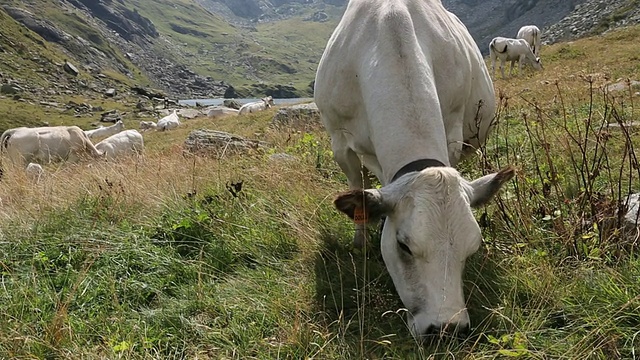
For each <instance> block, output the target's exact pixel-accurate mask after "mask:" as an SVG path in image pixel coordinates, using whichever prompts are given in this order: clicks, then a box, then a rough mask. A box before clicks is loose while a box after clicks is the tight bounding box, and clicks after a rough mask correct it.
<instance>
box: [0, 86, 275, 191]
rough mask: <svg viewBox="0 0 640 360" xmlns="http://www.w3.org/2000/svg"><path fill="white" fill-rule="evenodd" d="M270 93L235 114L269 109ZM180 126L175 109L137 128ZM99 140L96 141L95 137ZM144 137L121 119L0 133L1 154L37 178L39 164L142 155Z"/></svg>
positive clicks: (168, 128)
mask: <svg viewBox="0 0 640 360" xmlns="http://www.w3.org/2000/svg"><path fill="white" fill-rule="evenodd" d="M272 105H273V98H272V97H271V96H268V97H265V98H262V99H260V100H259V101H257V102H250V103H247V104H244V105H242V106H241V107H240V110H239V111H238V114H248V113H253V112H256V111H261V110H265V109H268V108H270V107H271V106H272ZM178 126H180V117H179V116H178V113H177V110H174V111H173V112H172V113H171V114H169V115H167V116H165V117H163V118H161V119H160V120H158V122H157V123H156V122H154V121H140V130H141V131H143V132H144V131H146V130H151V129H155V130H159V131H164V130H171V129H175V128H177V127H178ZM97 139H102V140H101V141H99V142H97V143H96V144H94V143H93V141H94V140H97ZM143 150H144V140H143V137H142V134H141V133H140V132H138V131H137V130H125V126H124V123H123V122H122V120H118V121H117V122H116V123H114V124H113V125H110V126H101V127H99V128H96V129H92V130H82V129H81V128H80V127H78V126H45V127H36V128H28V127H19V128H12V129H8V130H6V131H5V132H4V133H2V136H0V153H6V155H7V156H8V158H9V159H10V161H11V162H12V163H13V164H15V165H18V166H21V167H24V169H25V171H26V173H27V175H28V176H29V177H30V178H32V179H33V180H35V181H38V180H39V179H40V178H41V176H42V174H43V173H44V169H43V168H42V165H41V164H49V163H51V162H56V161H69V162H75V161H77V160H79V159H82V158H103V159H106V160H114V159H116V158H120V157H124V156H130V155H132V154H137V155H142V153H143Z"/></svg>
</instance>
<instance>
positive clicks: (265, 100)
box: [261, 95, 274, 108]
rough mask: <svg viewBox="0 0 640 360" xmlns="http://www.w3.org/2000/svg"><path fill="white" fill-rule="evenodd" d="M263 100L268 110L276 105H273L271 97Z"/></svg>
mask: <svg viewBox="0 0 640 360" xmlns="http://www.w3.org/2000/svg"><path fill="white" fill-rule="evenodd" d="M261 100H262V101H264V103H265V104H267V107H268V108H270V107H272V106H273V104H274V103H273V97H272V96H271V95H269V96H267V97H265V98H262V99H261Z"/></svg>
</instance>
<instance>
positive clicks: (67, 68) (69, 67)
mask: <svg viewBox="0 0 640 360" xmlns="http://www.w3.org/2000/svg"><path fill="white" fill-rule="evenodd" d="M62 68H63V69H64V71H65V72H67V73H69V74H71V75H73V76H78V74H79V73H80V72H79V71H78V68H77V67H75V66H74V65H73V64H72V63H70V62H68V61H65V62H64V65H63V66H62Z"/></svg>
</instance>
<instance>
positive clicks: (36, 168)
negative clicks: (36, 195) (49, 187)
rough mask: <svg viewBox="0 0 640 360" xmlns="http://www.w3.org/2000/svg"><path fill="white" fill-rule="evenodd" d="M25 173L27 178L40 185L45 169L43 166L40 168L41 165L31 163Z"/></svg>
mask: <svg viewBox="0 0 640 360" xmlns="http://www.w3.org/2000/svg"><path fill="white" fill-rule="evenodd" d="M25 172H26V173H27V176H28V177H29V178H30V179H31V180H33V182H35V183H38V182H39V181H40V178H42V175H44V169H43V168H42V166H40V164H37V163H29V165H27V167H26V168H25Z"/></svg>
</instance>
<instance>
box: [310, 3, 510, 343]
mask: <svg viewBox="0 0 640 360" xmlns="http://www.w3.org/2000/svg"><path fill="white" fill-rule="evenodd" d="M390 91H391V92H393V94H394V96H393V97H390V96H389V92H390ZM314 97H315V101H316V104H317V106H318V109H319V110H320V114H321V118H322V122H323V123H324V126H325V128H326V129H327V131H328V132H329V134H330V136H331V147H332V149H333V153H334V157H335V160H336V161H337V163H338V164H339V165H340V168H341V169H342V170H343V171H344V173H345V175H346V177H347V182H348V184H349V188H350V189H351V191H348V192H345V193H342V194H340V195H338V196H337V198H336V199H335V201H334V204H335V206H336V207H337V208H338V210H340V211H342V212H344V213H345V214H347V215H348V216H349V217H350V218H352V219H354V220H355V221H356V233H355V237H354V243H355V245H356V246H358V245H361V244H362V243H363V242H364V241H366V237H365V231H366V229H365V223H366V222H367V221H369V222H370V221H375V220H377V219H379V218H380V216H385V217H386V220H385V223H384V229H383V231H382V239H381V250H382V256H383V259H384V262H385V264H386V266H387V269H388V270H389V274H390V275H391V277H392V279H393V283H394V284H395V287H396V290H397V292H398V294H399V295H400V298H401V299H402V301H403V303H404V305H405V307H406V308H407V309H408V310H409V312H408V319H407V320H408V325H409V328H410V330H411V332H412V333H413V334H414V335H415V336H416V337H419V336H421V335H423V334H427V333H431V332H433V331H436V332H437V331H440V330H443V331H456V329H457V330H458V331H460V330H464V329H466V328H468V326H469V315H468V313H467V310H466V306H465V299H464V296H463V290H462V273H463V268H464V263H465V259H466V258H467V257H468V256H469V255H471V254H473V253H474V252H475V251H476V250H478V248H479V247H480V244H481V239H482V234H481V232H480V227H479V226H478V224H477V222H476V220H475V218H474V216H473V212H472V211H471V207H475V206H480V205H482V204H484V203H486V202H488V201H489V200H490V199H491V197H492V196H493V195H494V194H495V193H496V192H497V191H498V190H499V189H500V187H501V186H502V185H503V184H504V183H505V182H506V181H507V180H509V179H511V178H512V177H513V175H514V170H513V169H512V168H506V169H503V170H501V171H500V172H498V173H494V174H490V175H486V176H484V177H481V178H479V179H477V180H474V181H467V180H465V179H464V178H462V177H461V176H460V174H459V173H458V172H457V171H456V170H455V169H454V168H452V166H455V165H456V164H457V163H458V160H459V159H460V157H461V155H462V153H463V144H465V143H466V144H467V145H468V147H469V148H475V147H478V146H479V145H480V144H482V143H484V142H485V139H486V136H487V133H488V132H489V130H490V128H491V125H492V122H493V119H494V110H495V96H494V90H493V84H492V81H491V77H490V76H489V73H488V71H487V68H486V66H485V64H484V61H483V58H482V55H481V53H480V51H479V49H478V47H477V45H476V44H475V42H474V40H473V38H472V37H471V35H470V34H469V32H468V31H467V29H466V27H465V26H464V25H463V24H462V22H461V21H460V20H459V19H458V18H457V17H456V16H455V15H453V14H452V13H450V12H448V11H447V10H445V8H444V7H443V6H442V3H441V2H440V0H351V1H349V4H348V5H347V8H346V10H345V13H344V15H343V17H342V20H341V21H340V23H339V24H338V26H337V28H336V29H335V31H334V33H333V35H332V36H331V38H330V39H329V42H328V44H327V47H326V49H325V51H324V54H323V55H322V59H321V60H320V64H319V65H318V71H317V74H316V82H315V96H314ZM395 99H403V102H402V103H399V102H398V101H396V100H395ZM465 153H466V152H465ZM363 166H364V167H363ZM367 169H368V170H370V171H372V172H373V173H374V174H375V175H376V176H377V177H378V179H379V180H380V182H381V183H382V188H380V189H372V188H370V184H369V181H368V178H367V176H363V173H364V174H366V170H367ZM363 187H364V189H365V190H363Z"/></svg>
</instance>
